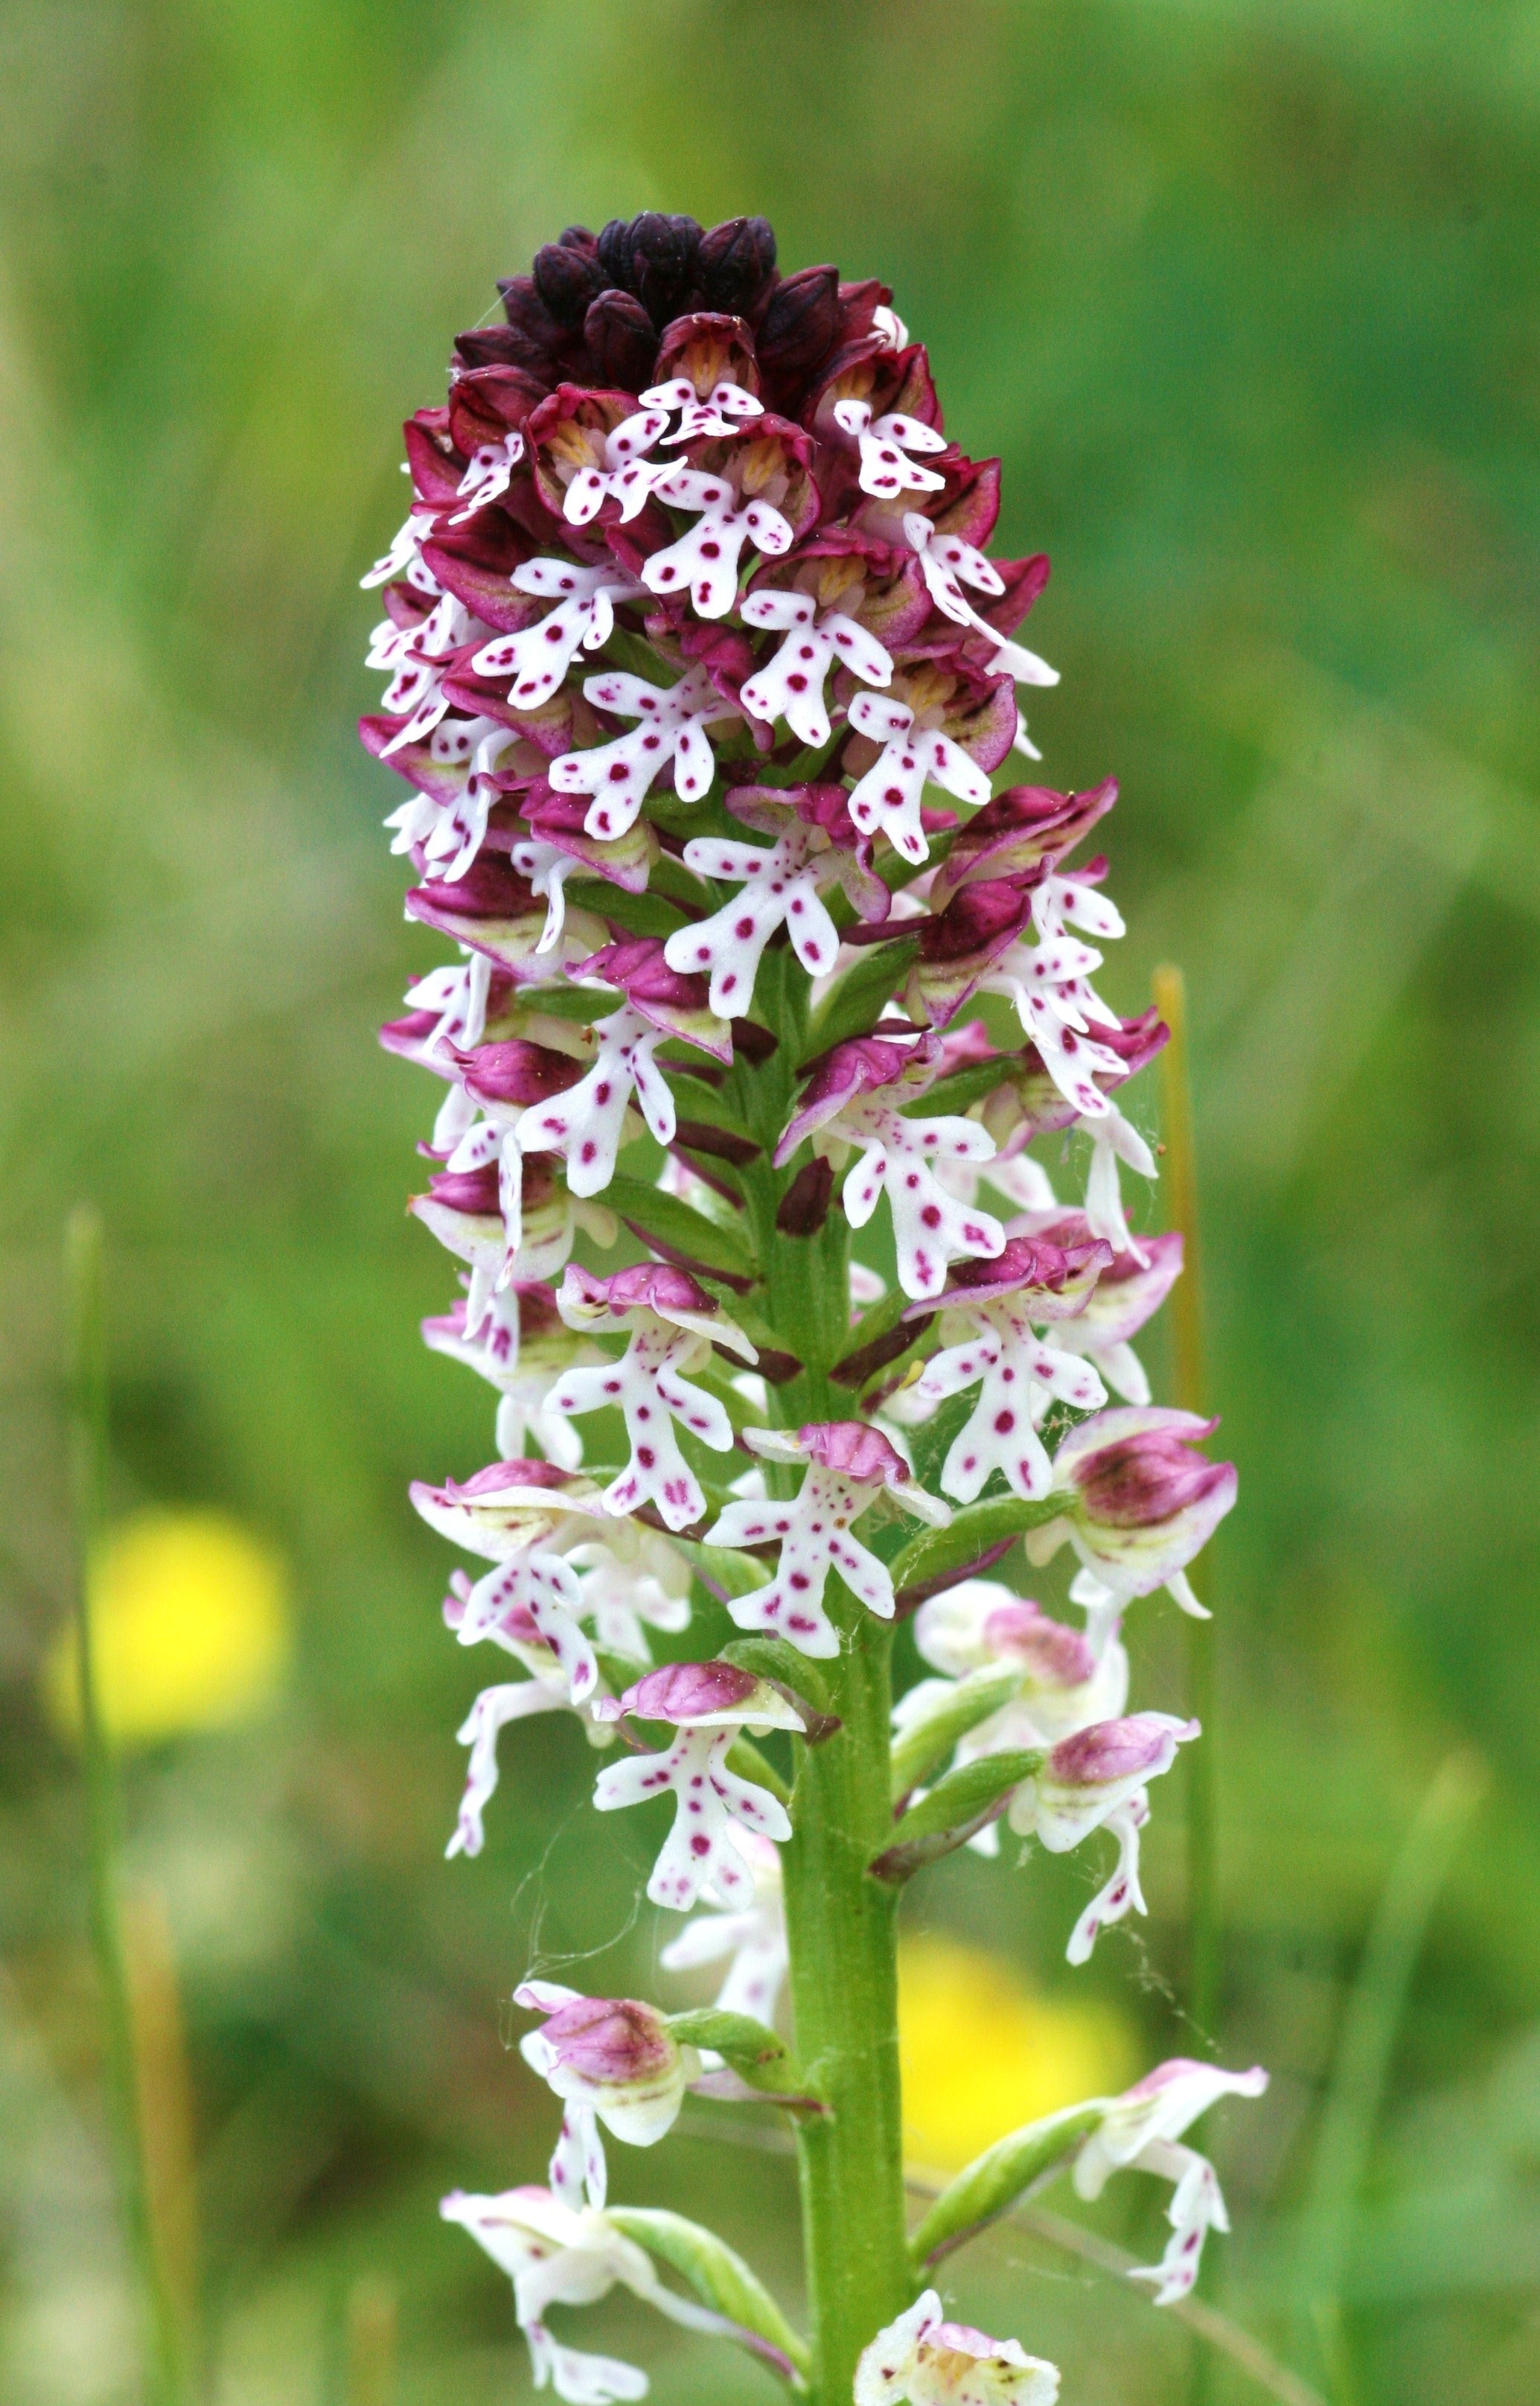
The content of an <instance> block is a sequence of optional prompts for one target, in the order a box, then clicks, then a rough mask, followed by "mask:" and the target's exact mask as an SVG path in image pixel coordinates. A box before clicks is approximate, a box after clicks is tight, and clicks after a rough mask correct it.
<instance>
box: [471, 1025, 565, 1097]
mask: <svg viewBox="0 0 1540 2406" xmlns="http://www.w3.org/2000/svg"><path fill="white" fill-rule="evenodd" d="M455 1057H456V1059H457V1061H459V1064H460V1065H461V1067H462V1069H463V1071H464V1076H465V1091H466V1093H467V1094H468V1095H469V1096H470V1097H471V1099H472V1101H473V1102H476V1103H483V1104H490V1103H504V1104H508V1103H521V1104H524V1105H525V1106H528V1105H530V1104H531V1103H544V1102H549V1100H550V1098H551V1097H552V1096H553V1095H560V1094H564V1093H565V1092H566V1090H567V1088H568V1087H569V1086H574V1085H576V1083H577V1082H578V1080H579V1078H581V1077H582V1075H583V1065H582V1063H581V1062H577V1061H574V1060H572V1058H571V1057H570V1055H569V1054H565V1053H558V1052H555V1051H553V1050H552V1048H551V1047H550V1046H549V1045H547V1044H531V1043H530V1042H528V1041H527V1040H525V1039H524V1038H522V1037H511V1038H509V1040H507V1042H506V1043H502V1044H479V1045H477V1047H476V1049H475V1051H474V1052H473V1053H459V1054H456V1056H455Z"/></svg>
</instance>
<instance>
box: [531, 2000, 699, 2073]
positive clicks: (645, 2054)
mask: <svg viewBox="0 0 1540 2406" xmlns="http://www.w3.org/2000/svg"><path fill="white" fill-rule="evenodd" d="M541 2036H542V2037H543V2038H544V2041H545V2044H546V2045H547V2046H548V2047H549V2048H550V2050H551V2053H552V2054H553V2055H554V2056H555V2058H556V2059H557V2061H558V2063H562V2064H565V2065H566V2066H567V2067H568V2068H569V2069H570V2070H571V2071H572V2072H575V2073H577V2074H578V2076H579V2078H580V2079H583V2080H588V2081H592V2082H593V2084H594V2085H595V2087H596V2088H608V2087H610V2086H612V2085H614V2086H617V2087H629V2085H630V2084H631V2083H632V2082H633V2081H641V2080H656V2079H657V2078H659V2077H660V2076H663V2075H666V2074H667V2073H670V2072H671V2071H672V2070H673V2067H674V2064H675V2062H676V2061H677V2059H678V2056H679V2048H678V2046H677V2045H676V2044H675V2042H674V2039H673V2037H672V2035H671V2032H670V2031H669V2029H668V2027H667V2025H666V2023H665V2022H664V2019H663V2017H662V2015H661V2014H660V2013H659V2012H658V2011H657V2007H656V2006H654V2005H644V2004H639V2003H637V2002H636V2000H635V1999H634V1998H631V1997H575V1998H574V1999H573V2001H572V2003H571V2004H570V2005H559V2006H558V2008H557V2010H556V2012H555V2013H554V2014H553V2015H552V2016H551V2017H550V2020H549V2021H548V2022H547V2023H546V2024H545V2027H544V2030H543V2031H542V2032H541Z"/></svg>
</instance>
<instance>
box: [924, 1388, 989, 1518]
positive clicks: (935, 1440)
mask: <svg viewBox="0 0 1540 2406" xmlns="http://www.w3.org/2000/svg"><path fill="white" fill-rule="evenodd" d="M977 1403H978V1397H977V1396H976V1395H974V1394H971V1393H970V1392H969V1391H968V1390H967V1389H965V1390H964V1392H963V1394H960V1395H948V1397H947V1399H946V1401H945V1403H944V1404H942V1406H941V1408H940V1411H936V1412H932V1414H931V1416H930V1418H929V1420H927V1421H922V1422H921V1423H920V1425H919V1427H918V1428H917V1429H915V1430H914V1432H913V1433H912V1435H911V1437H910V1441H909V1451H910V1456H911V1460H912V1462H913V1464H914V1476H915V1478H916V1479H918V1480H919V1482H920V1484H921V1486H922V1487H928V1488H929V1489H930V1491H931V1493H932V1494H935V1493H936V1492H937V1481H938V1479H940V1475H941V1470H942V1466H943V1465H944V1464H945V1462H946V1458H947V1455H948V1454H949V1453H950V1452H951V1451H952V1443H953V1439H954V1437H960V1436H961V1435H962V1433H963V1431H964V1429H965V1428H967V1426H968V1422H969V1421H970V1420H971V1419H972V1417H973V1413H974V1408H975V1407H976V1405H977Z"/></svg>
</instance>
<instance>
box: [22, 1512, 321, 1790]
mask: <svg viewBox="0 0 1540 2406" xmlns="http://www.w3.org/2000/svg"><path fill="white" fill-rule="evenodd" d="M91 1610H92V1631H93V1634H94V1636H95V1641H96V1643H95V1653H96V1685H97V1693H98V1695H99V1697H100V1699H101V1707H102V1719H103V1721H104V1723H105V1725H106V1731H107V1734H108V1735H109V1736H110V1737H112V1738H114V1739H115V1740H116V1741H117V1742H118V1743H119V1744H120V1745H126V1746H134V1745H139V1746H143V1745H148V1744H152V1743H153V1742H154V1741H155V1740H156V1739H158V1738H164V1737H174V1736H177V1734H180V1733H181V1732H183V1731H187V1730H204V1729H219V1728H224V1727H227V1726H228V1725H229V1724H230V1723H232V1722H234V1721H242V1720H250V1719H251V1718H252V1717H253V1716H254V1715H256V1714H257V1713H260V1712H261V1709H262V1707H263V1706H264V1705H266V1704H268V1703H269V1702H270V1700H271V1699H272V1697H273V1696H274V1694H275V1693H276V1690H277V1688H278V1685H279V1682H280V1680H281V1679H282V1677H283V1673H284V1670H285V1667H286V1665H287V1663H288V1661H289V1649H290V1616H289V1582H288V1578H287V1576H286V1573H285V1570H284V1565H283V1563H282V1562H281V1560H280V1559H279V1557H278V1556H277V1555H276V1553H274V1552H273V1551H272V1550H271V1549H270V1548H268V1547H267V1546H264V1545H263V1544H262V1543H261V1540H260V1539H259V1538H257V1537H254V1536H252V1535H251V1532H250V1531H249V1530H248V1529H244V1528H242V1526H241V1524H240V1522H239V1521H233V1520H230V1519H228V1518H227V1517H226V1516H225V1515H224V1514H223V1513H220V1512H164V1511H153V1512H142V1513H139V1514H136V1515H135V1517H134V1519H133V1520H132V1521H125V1522H124V1523H123V1525H122V1526H121V1527H120V1528H118V1529H115V1530H114V1531H113V1532H112V1535H111V1536H109V1537H108V1538H107V1539H106V1543H105V1544H104V1546H103V1548H102V1550H101V1553H100V1555H99V1556H98V1558H97V1561H96V1563H95V1564H94V1566H93V1569H92V1580H91ZM77 1652H78V1649H77V1646H76V1639H75V1630H74V1628H73V1626H72V1625H71V1624H69V1623H66V1624H65V1626H64V1628H63V1629H62V1630H61V1631H60V1633H59V1635H58V1637H57V1639H56V1640H55V1642H54V1644H53V1646H52V1648H51V1649H50V1650H49V1654H48V1656H47V1659H46V1660H45V1662H44V1664H43V1671H42V1688H43V1699H44V1703H45V1705H46V1707H47V1710H48V1714H49V1720H51V1721H52V1723H53V1725H54V1727H55V1728H56V1729H58V1730H59V1731H61V1732H62V1733H64V1734H65V1735H68V1736H75V1735H78V1732H79V1726H80V1703H79V1691H78V1674H77Z"/></svg>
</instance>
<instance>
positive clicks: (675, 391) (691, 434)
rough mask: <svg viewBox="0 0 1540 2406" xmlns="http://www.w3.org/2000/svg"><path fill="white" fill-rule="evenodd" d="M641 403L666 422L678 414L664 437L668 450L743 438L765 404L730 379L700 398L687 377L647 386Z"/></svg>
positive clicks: (673, 377) (672, 377)
mask: <svg viewBox="0 0 1540 2406" xmlns="http://www.w3.org/2000/svg"><path fill="white" fill-rule="evenodd" d="M642 399H643V403H644V404H645V405H646V407H647V408H649V409H656V410H661V411H662V412H663V413H664V415H665V419H667V418H668V417H671V415H672V414H673V412H674V411H675V410H678V411H679V412H680V418H679V423H678V425H677V426H676V427H675V428H674V430H673V432H672V433H671V434H665V435H664V437H663V441H664V443H665V444H666V445H668V446H670V447H671V448H672V447H674V446H677V445H679V444H681V443H703V442H712V441H714V442H722V441H724V440H725V439H726V438H727V437H728V435H732V434H742V432H744V429H745V421H746V420H748V419H750V418H762V417H763V416H764V414H765V404H764V403H763V402H762V401H758V400H756V397H755V395H754V394H753V393H752V392H745V391H744V389H743V388H742V385H741V384H734V383H733V381H732V379H731V377H730V376H723V377H722V378H721V380H720V381H719V382H718V383H716V384H714V385H713V387H712V389H711V390H710V392H708V393H706V394H705V395H704V396H703V397H702V396H701V395H699V394H698V393H697V391H696V389H695V387H694V385H693V384H692V383H691V382H690V379H689V377H688V376H671V378H670V379H669V381H668V383H667V384H654V385H649V386H648V388H647V389H646V391H645V392H644V393H643V396H642ZM674 464H675V465H676V466H677V464H678V463H677V461H676V462H675V463H674ZM666 498H671V496H669V497H666Z"/></svg>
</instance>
